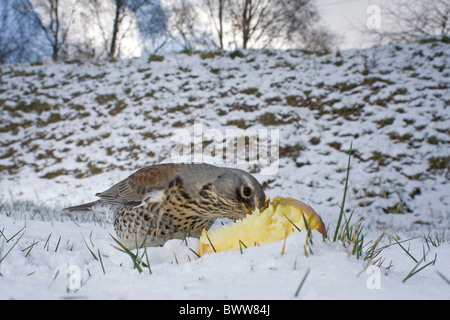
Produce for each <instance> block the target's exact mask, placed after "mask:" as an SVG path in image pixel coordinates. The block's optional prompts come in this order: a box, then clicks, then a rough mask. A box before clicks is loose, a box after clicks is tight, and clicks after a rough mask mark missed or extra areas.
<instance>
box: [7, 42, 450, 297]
mask: <svg viewBox="0 0 450 320" xmlns="http://www.w3.org/2000/svg"><path fill="white" fill-rule="evenodd" d="M449 55H450V46H449V45H448V44H445V43H441V42H432V41H431V42H430V41H428V43H412V44H409V45H396V46H386V47H378V48H372V49H364V50H348V51H342V52H329V53H327V52H309V51H304V50H289V51H250V52H242V53H240V54H239V55H237V56H234V55H230V54H216V53H212V52H211V53H193V54H173V55H167V56H164V57H152V59H151V61H148V59H144V58H140V59H133V60H123V61H119V62H115V63H110V62H80V61H71V62H67V63H57V64H52V63H35V64H33V65H30V64H19V65H3V66H1V67H0V70H1V73H0V86H1V87H0V107H1V110H0V112H1V119H0V148H1V149H0V150H1V151H0V201H1V202H0V232H1V233H0V288H1V290H0V297H1V298H2V299H9V298H16V299H20V298H35V299H45V298H104V299H117V298H154V299H205V298H210V299H302V298H303V299H308V298H309V299H316V298H321V299H326V298H335V299H345V298H364V299H396V298H406V299H429V298H433V299H449V298H450V290H449V289H450V286H449V283H448V279H450V271H449V270H450V243H449V238H450V236H449V230H450V217H449V215H450V210H449V201H450V196H449V194H450V193H449V156H450V152H449V140H450V138H449V135H450V131H449V128H450V120H449V118H450V117H449V112H448V105H449V97H450V94H449V93H450V89H449V86H450V81H449V72H450V68H449V65H448V64H449V61H450V59H449ZM161 60H162V61H161ZM199 128H200V129H199ZM180 129H182V130H186V131H185V133H189V134H190V135H189V136H188V138H192V140H186V141H183V143H185V144H186V145H187V146H190V145H191V142H192V143H193V144H196V143H197V142H198V141H197V140H196V138H195V137H194V134H198V133H199V132H200V134H204V135H206V134H207V133H215V137H216V139H211V138H206V137H205V136H204V139H203V140H204V141H203V142H204V143H203V144H202V143H201V141H200V144H198V143H197V145H196V146H197V147H200V150H201V149H202V147H203V148H204V147H205V146H206V145H207V144H208V143H209V141H212V144H211V145H210V146H214V147H215V148H216V152H217V151H218V150H219V149H218V148H219V147H220V146H222V142H223V141H222V140H221V139H219V138H225V137H226V134H227V130H228V131H229V132H231V131H230V130H233V133H234V134H237V135H242V134H245V132H239V131H237V130H236V129H242V130H244V129H247V131H246V133H247V134H249V133H250V132H251V130H254V132H258V130H260V129H269V132H271V131H270V130H279V131H277V132H278V133H279V147H280V148H279V166H278V168H277V169H278V170H276V172H274V174H271V175H263V174H262V172H263V171H262V170H261V169H263V168H264V167H265V166H266V164H264V163H262V162H261V161H257V162H256V164H249V163H243V164H239V163H227V164H225V165H230V166H234V167H239V168H242V169H245V170H248V171H250V172H252V173H253V174H254V175H255V177H256V178H257V179H258V180H259V181H260V182H261V183H262V184H263V186H264V188H265V190H266V193H267V195H268V196H270V197H271V198H274V197H275V196H277V195H281V196H291V197H294V198H296V199H299V200H302V201H304V202H307V203H309V204H310V205H311V206H312V207H313V208H314V209H315V210H316V211H317V212H318V213H319V214H320V215H321V216H322V218H323V220H324V222H325V224H326V225H327V227H328V233H329V234H330V235H334V228H335V227H336V223H337V219H338V214H339V205H340V203H341V201H342V195H343V192H344V181H345V176H346V168H347V161H348V149H349V147H350V144H351V143H353V150H354V153H353V157H352V159H351V171H350V179H349V188H348V197H347V202H346V205H345V208H346V215H347V217H348V216H349V215H350V212H351V211H352V210H354V215H353V218H352V221H354V222H356V221H358V220H359V219H361V218H365V220H364V221H363V222H362V224H361V225H362V226H363V232H364V233H365V237H364V245H365V246H364V248H363V252H364V251H365V250H367V249H368V248H370V247H371V245H373V243H374V242H375V241H376V239H377V238H378V237H379V236H380V235H381V234H382V233H383V231H384V230H386V231H385V233H384V236H383V238H382V240H381V242H380V244H379V245H378V248H382V250H381V252H380V253H379V255H378V256H377V257H376V259H374V260H373V261H367V260H363V259H362V258H359V259H358V258H357V257H356V256H354V255H352V254H350V253H349V251H350V249H349V248H348V247H347V248H346V247H344V246H343V245H342V243H341V242H339V241H337V242H333V241H331V240H326V241H323V240H322V238H321V237H320V236H319V235H315V237H314V238H313V240H314V241H313V244H312V245H310V246H309V248H310V249H311V251H312V252H311V251H309V249H308V250H307V251H306V253H305V239H306V237H305V233H298V234H294V235H292V236H290V237H289V238H288V239H287V244H286V249H285V252H284V254H281V249H282V245H283V244H282V243H271V244H264V245H261V246H259V247H252V248H248V249H246V250H244V252H243V253H240V252H222V253H215V254H210V255H205V256H203V257H201V258H198V257H197V256H196V255H195V254H194V253H193V252H192V250H193V251H195V250H196V249H197V245H198V239H192V238H188V239H186V241H183V242H182V241H179V240H172V241H169V242H168V243H166V245H165V246H163V247H160V248H149V249H148V250H147V251H146V254H145V253H144V251H143V250H142V249H141V250H140V251H139V252H138V255H139V256H142V258H143V261H144V262H146V259H147V258H148V261H149V263H150V269H151V272H150V269H149V268H147V267H143V269H142V272H141V273H140V272H139V270H138V269H136V268H134V266H133V263H132V260H131V259H130V257H129V256H128V255H127V254H126V253H124V252H121V251H119V250H118V249H116V248H114V247H113V246H117V244H116V243H115V242H114V240H113V238H112V237H111V236H110V234H112V235H114V230H113V228H112V225H111V224H109V223H107V222H106V221H105V219H104V218H103V217H96V216H91V215H88V216H80V215H77V216H67V215H64V214H63V213H62V212H61V208H63V207H65V206H68V205H75V204H79V203H81V202H85V201H91V200H93V199H94V198H95V197H94V194H95V193H96V192H100V191H103V190H105V189H107V188H108V187H110V186H111V185H112V184H114V183H116V182H118V181H119V180H120V179H123V178H125V177H126V176H128V175H129V174H131V173H132V172H133V171H134V170H136V169H138V168H140V167H142V166H145V165H149V164H154V163H161V162H171V161H173V158H172V157H171V155H172V151H173V150H174V146H175V145H176V144H177V143H179V142H180V140H178V139H174V137H176V136H174V134H175V133H177V132H178V133H180V132H182V131H176V130H180ZM211 129H216V131H212V130H211ZM197 137H198V135H197ZM217 137H219V138H217ZM193 149H194V150H195V149H196V148H195V146H194V147H193ZM185 150H186V149H185ZM272 156H273V157H272V160H276V158H277V157H276V154H274V155H272ZM203 160H204V161H208V162H210V161H213V160H214V161H216V162H217V161H219V160H220V161H222V162H223V158H222V157H220V158H218V157H216V158H211V157H206V156H205V158H203ZM218 225H220V224H218ZM396 240H397V241H398V243H400V244H398V243H397V241H396ZM191 249H192V250H191ZM406 251H408V252H406ZM370 262H374V263H375V267H372V265H371V263H370ZM377 266H380V267H379V268H378V267H377ZM422 267H425V268H423V269H421V268H422ZM308 270H309V272H308ZM307 272H308V275H307V277H306V278H305V281H304V284H303V286H302V287H301V290H300V292H299V293H298V294H296V293H297V289H298V287H299V285H300V283H301V282H302V279H304V277H305V274H306V273H307ZM408 275H410V277H408Z"/></svg>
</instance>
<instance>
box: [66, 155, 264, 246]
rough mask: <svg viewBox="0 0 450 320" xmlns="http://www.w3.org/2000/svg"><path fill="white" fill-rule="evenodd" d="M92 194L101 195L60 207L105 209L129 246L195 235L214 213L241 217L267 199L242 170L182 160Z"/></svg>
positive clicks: (214, 217) (261, 205) (147, 169)
mask: <svg viewBox="0 0 450 320" xmlns="http://www.w3.org/2000/svg"><path fill="white" fill-rule="evenodd" d="M96 196H97V197H99V198H100V199H99V200H97V201H94V202H89V203H85V204H81V205H78V206H74V207H69V208H66V209H64V210H68V211H94V212H100V213H105V214H106V216H107V217H108V219H110V220H111V221H112V222H113V223H114V229H115V231H116V233H117V236H118V237H119V239H120V241H121V242H122V243H123V244H124V245H125V246H127V247H128V248H130V249H131V248H136V247H140V246H146V247H147V246H160V245H163V244H164V243H165V242H166V241H167V240H169V239H184V237H186V236H192V237H199V236H200V233H201V231H202V229H203V228H206V229H208V228H209V227H210V226H211V225H212V224H213V222H214V220H215V219H216V218H218V217H227V218H231V219H240V218H243V217H245V215H246V214H249V213H251V212H252V211H253V210H255V209H256V208H260V209H261V208H264V206H265V200H266V197H265V194H264V190H263V188H262V187H261V185H260V184H259V182H258V181H257V180H256V179H255V178H254V177H253V176H252V175H251V174H249V173H247V172H245V171H242V170H239V169H232V168H222V167H217V166H213V165H209V164H182V163H180V164H173V163H168V164H158V165H153V166H148V167H144V168H142V169H140V170H138V171H136V172H135V173H133V174H132V175H130V176H129V177H128V178H126V179H124V180H122V181H120V182H119V183H117V184H115V185H114V186H112V187H111V188H109V189H108V190H106V191H104V192H101V193H97V194H96Z"/></svg>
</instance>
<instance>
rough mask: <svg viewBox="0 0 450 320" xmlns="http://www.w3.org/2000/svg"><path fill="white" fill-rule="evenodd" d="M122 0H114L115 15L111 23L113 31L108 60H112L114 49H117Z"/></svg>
mask: <svg viewBox="0 0 450 320" xmlns="http://www.w3.org/2000/svg"><path fill="white" fill-rule="evenodd" d="M122 5H123V4H122V0H116V15H115V16H114V22H113V31H112V36H111V47H110V49H109V54H108V57H109V58H110V59H112V58H114V55H115V54H116V47H117V35H118V34H119V26H120V20H121V14H120V13H121V10H122Z"/></svg>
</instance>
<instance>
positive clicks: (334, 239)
mask: <svg viewBox="0 0 450 320" xmlns="http://www.w3.org/2000/svg"><path fill="white" fill-rule="evenodd" d="M352 147H353V142H352V143H351V144H350V152H349V153H348V164H347V177H346V178H345V186H344V196H343V197H342V203H341V211H340V212H339V218H338V222H337V225H336V230H335V231H334V237H333V241H336V239H337V235H338V232H339V228H340V226H341V221H342V215H343V214H344V206H345V198H346V197H347V189H348V177H349V174H350V159H351V157H352Z"/></svg>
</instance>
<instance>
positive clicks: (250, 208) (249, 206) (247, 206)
mask: <svg viewBox="0 0 450 320" xmlns="http://www.w3.org/2000/svg"><path fill="white" fill-rule="evenodd" d="M244 207H245V209H247V211H248V214H252V213H253V211H255V208H252V206H251V205H249V204H247V203H245V202H244Z"/></svg>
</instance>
